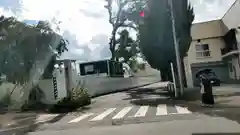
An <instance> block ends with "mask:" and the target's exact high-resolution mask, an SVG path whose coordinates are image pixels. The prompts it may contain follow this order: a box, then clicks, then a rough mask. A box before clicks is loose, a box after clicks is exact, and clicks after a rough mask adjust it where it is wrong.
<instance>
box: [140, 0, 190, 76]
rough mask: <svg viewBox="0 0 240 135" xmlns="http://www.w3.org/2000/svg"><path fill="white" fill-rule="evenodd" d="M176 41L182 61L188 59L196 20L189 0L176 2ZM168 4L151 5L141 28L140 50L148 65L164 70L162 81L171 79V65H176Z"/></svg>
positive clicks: (158, 1) (154, 1) (154, 2)
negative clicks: (192, 29) (186, 56)
mask: <svg viewBox="0 0 240 135" xmlns="http://www.w3.org/2000/svg"><path fill="white" fill-rule="evenodd" d="M173 12H174V17H175V21H176V25H175V27H176V32H177V39H178V41H179V45H180V46H179V48H180V49H179V51H180V55H181V58H183V57H184V56H185V55H186V52H187V50H188V49H189V45H190V42H191V35H190V29H191V25H192V22H193V20H194V13H193V8H192V7H191V6H190V5H189V3H188V0H173ZM171 23H172V22H171V16H170V8H169V4H168V0H152V1H149V2H148V15H147V16H145V18H144V23H143V24H140V48H141V51H142V53H143V54H144V56H145V58H146V60H147V61H148V63H149V64H150V65H151V66H152V67H153V68H155V69H158V70H161V73H162V78H163V79H164V80H166V79H169V76H171V74H170V62H173V63H174V65H176V56H175V52H174V42H173V34H172V26H171Z"/></svg>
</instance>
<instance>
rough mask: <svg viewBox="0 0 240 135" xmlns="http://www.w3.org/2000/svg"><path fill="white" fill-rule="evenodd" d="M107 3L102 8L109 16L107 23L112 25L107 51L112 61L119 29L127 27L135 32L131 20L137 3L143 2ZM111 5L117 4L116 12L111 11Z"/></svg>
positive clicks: (112, 0) (137, 0) (114, 56)
mask: <svg viewBox="0 0 240 135" xmlns="http://www.w3.org/2000/svg"><path fill="white" fill-rule="evenodd" d="M105 1H106V2H107V3H106V5H105V6H104V7H105V8H106V9H107V11H108V14H109V23H110V24H111V25H112V28H113V29H112V33H111V38H110V42H109V49H110V51H111V54H112V60H115V59H116V44H117V40H116V34H117V32H118V30H119V28H121V27H128V28H133V29H135V30H137V28H136V25H134V19H129V18H131V16H132V14H134V13H135V12H134V13H132V12H133V10H135V9H134V7H135V5H139V4H137V3H142V1H143V0H105ZM113 3H117V5H114V6H118V7H117V8H116V7H114V9H117V11H114V10H113Z"/></svg>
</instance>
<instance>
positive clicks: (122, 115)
mask: <svg viewBox="0 0 240 135" xmlns="http://www.w3.org/2000/svg"><path fill="white" fill-rule="evenodd" d="M132 108H133V107H124V108H123V109H122V110H121V111H120V112H119V113H117V114H116V115H115V116H114V117H113V118H112V119H121V118H123V117H124V116H125V115H126V114H127V113H128V112H129V111H130V110H131V109H132Z"/></svg>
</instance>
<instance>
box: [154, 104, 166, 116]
mask: <svg viewBox="0 0 240 135" xmlns="http://www.w3.org/2000/svg"><path fill="white" fill-rule="evenodd" d="M156 115H157V116H159V115H167V105H165V104H162V105H158V107H157V113H156Z"/></svg>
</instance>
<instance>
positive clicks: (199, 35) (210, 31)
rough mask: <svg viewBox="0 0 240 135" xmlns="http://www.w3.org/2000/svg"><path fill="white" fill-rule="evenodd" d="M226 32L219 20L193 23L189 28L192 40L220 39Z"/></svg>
mask: <svg viewBox="0 0 240 135" xmlns="http://www.w3.org/2000/svg"><path fill="white" fill-rule="evenodd" d="M226 32H227V29H226V27H225V25H224V24H223V22H222V21H221V20H214V21H209V22H202V23H195V24H193V25H192V28H191V36H192V39H193V40H198V39H206V38H212V37H221V36H224V34H225V33H226Z"/></svg>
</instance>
